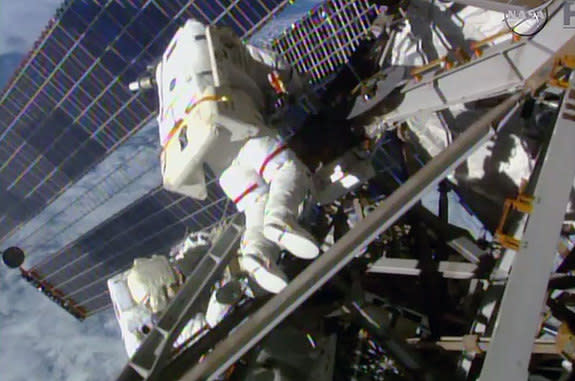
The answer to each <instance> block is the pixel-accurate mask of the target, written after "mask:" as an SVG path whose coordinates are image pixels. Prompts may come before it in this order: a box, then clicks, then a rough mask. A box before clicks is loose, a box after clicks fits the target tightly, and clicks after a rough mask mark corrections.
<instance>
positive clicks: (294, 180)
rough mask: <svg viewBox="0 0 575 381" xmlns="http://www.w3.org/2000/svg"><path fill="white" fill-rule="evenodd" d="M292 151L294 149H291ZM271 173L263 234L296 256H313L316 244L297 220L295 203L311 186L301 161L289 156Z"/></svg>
mask: <svg viewBox="0 0 575 381" xmlns="http://www.w3.org/2000/svg"><path fill="white" fill-rule="evenodd" d="M291 154H292V155H293V153H291ZM267 175H269V176H270V190H269V195H268V201H267V203H266V210H265V218H264V229H263V234H264V236H265V237H266V238H267V239H268V240H270V241H272V242H274V243H276V244H277V245H278V246H279V247H280V248H282V249H284V250H287V251H289V252H290V253H291V254H293V255H295V256H296V257H299V258H303V259H313V258H315V257H317V256H318V255H319V248H318V246H317V244H316V242H315V239H314V238H313V236H312V235H311V234H310V233H308V232H307V231H306V230H305V229H304V228H303V227H301V226H300V225H299V224H298V222H297V215H298V207H299V205H300V204H301V202H302V201H303V199H304V197H305V194H306V192H307V190H308V189H309V186H310V179H309V175H308V174H307V171H306V170H305V167H304V165H303V164H302V163H301V162H300V161H299V160H298V159H297V158H295V157H291V158H289V159H288V160H286V161H284V162H283V163H282V164H281V165H279V166H277V168H276V170H275V173H272V174H271V175H270V174H267Z"/></svg>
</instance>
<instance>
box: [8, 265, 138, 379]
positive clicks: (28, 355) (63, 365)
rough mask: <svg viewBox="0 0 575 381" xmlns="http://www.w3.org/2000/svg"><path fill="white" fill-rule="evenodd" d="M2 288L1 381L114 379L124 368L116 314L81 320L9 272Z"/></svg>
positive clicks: (109, 313) (103, 314)
mask: <svg viewBox="0 0 575 381" xmlns="http://www.w3.org/2000/svg"><path fill="white" fill-rule="evenodd" d="M0 290H1V293H0V343H2V345H0V369H2V380H3V381H21V380H70V381H72V380H73V381H82V380H85V381H91V380H94V381H95V380H103V379H113V378H114V377H116V376H117V375H118V374H119V372H120V371H121V368H122V367H123V366H124V365H125V364H126V361H127V357H126V355H125V353H124V348H123V346H122V342H121V340H120V333H119V328H118V327H117V324H116V321H115V319H114V316H113V313H112V311H107V312H105V313H102V314H99V315H97V316H94V317H93V318H89V319H87V320H85V321H84V322H79V321H77V320H75V319H74V318H72V317H71V316H70V315H68V313H66V312H64V311H63V310H62V309H61V308H60V307H58V306H57V305H56V304H54V303H52V302H51V301H50V300H48V299H47V298H46V297H45V296H44V295H42V294H41V293H39V292H37V291H36V290H34V288H33V287H32V286H31V285H29V284H27V283H26V282H25V281H24V280H23V279H21V278H20V277H19V275H18V273H17V271H9V270H7V269H5V268H2V269H0Z"/></svg>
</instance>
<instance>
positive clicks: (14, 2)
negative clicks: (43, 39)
mask: <svg viewBox="0 0 575 381" xmlns="http://www.w3.org/2000/svg"><path fill="white" fill-rule="evenodd" d="M61 3H62V1H61V0H3V1H2V4H1V8H2V11H1V12H0V55H1V54H5V53H11V52H18V53H26V52H27V51H28V50H29V49H31V48H32V46H33V44H34V41H36V39H37V38H38V36H39V35H40V33H41V32H42V31H43V30H44V27H45V26H46V24H47V23H48V20H50V18H51V17H53V16H54V14H55V12H56V9H57V8H58V6H59V5H60V4H61Z"/></svg>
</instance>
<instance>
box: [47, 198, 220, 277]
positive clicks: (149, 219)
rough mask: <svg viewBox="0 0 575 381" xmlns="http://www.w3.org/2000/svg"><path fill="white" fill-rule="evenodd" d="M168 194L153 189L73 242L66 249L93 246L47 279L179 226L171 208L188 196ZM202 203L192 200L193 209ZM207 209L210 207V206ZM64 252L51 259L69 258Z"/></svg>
mask: <svg viewBox="0 0 575 381" xmlns="http://www.w3.org/2000/svg"><path fill="white" fill-rule="evenodd" d="M212 188H213V187H212ZM166 193H167V192H165V191H163V190H159V191H157V192H154V193H153V194H152V195H150V196H149V197H147V198H146V199H145V200H143V201H141V202H138V203H137V205H136V206H135V207H133V208H130V209H129V210H128V211H126V212H124V213H122V214H121V215H119V216H117V218H116V219H115V220H114V221H110V222H109V223H107V224H105V226H102V227H100V228H98V229H97V230H96V231H95V232H94V233H93V234H90V236H89V237H85V239H81V240H80V241H79V242H78V245H72V247H71V248H68V249H67V250H70V249H74V248H75V247H76V246H77V247H80V248H90V249H89V251H86V252H84V253H82V254H81V256H75V257H74V259H73V261H72V262H71V263H70V262H66V263H61V264H60V266H58V265H56V266H53V265H52V266H51V267H52V268H54V269H56V270H54V274H50V273H45V274H46V276H47V277H48V279H50V280H52V278H51V277H52V276H53V275H55V274H57V273H58V272H62V271H64V270H66V271H67V269H69V268H70V267H71V266H72V265H73V264H74V263H79V262H81V261H83V260H84V259H85V260H91V259H92V258H93V257H94V256H96V257H97V256H98V253H102V251H103V250H109V251H110V252H114V251H113V250H111V249H110V247H111V246H113V245H120V246H121V245H125V244H126V243H131V242H134V241H135V239H149V238H150V237H151V236H152V235H154V234H158V229H159V230H161V227H166V226H168V227H169V226H172V225H177V224H178V223H179V222H181V221H183V220H180V219H179V218H177V217H176V216H173V215H172V214H171V213H170V210H171V209H172V208H177V207H179V206H178V204H179V203H181V202H182V201H184V200H186V199H185V198H184V197H182V196H178V197H173V196H171V195H169V196H168V195H166ZM208 205H210V204H208ZM201 206H202V203H200V202H199V201H195V200H192V208H193V210H194V209H195V210H198V209H201ZM206 210H209V206H208V208H207V209H206ZM190 214H191V211H190V210H189V209H188V216H187V217H186V218H188V217H192V216H191V215H190ZM192 214H193V213H192ZM159 222H161V223H159ZM126 237H130V240H129V241H126ZM64 254H65V252H60V253H59V254H56V255H54V256H53V257H52V258H51V261H52V262H54V259H55V258H56V257H57V256H60V257H66V255H64ZM116 255H120V254H115V255H112V257H113V256H116ZM83 268H84V265H83V264H81V265H79V266H78V267H77V268H74V269H73V270H72V271H71V273H77V272H78V271H79V270H81V269H83Z"/></svg>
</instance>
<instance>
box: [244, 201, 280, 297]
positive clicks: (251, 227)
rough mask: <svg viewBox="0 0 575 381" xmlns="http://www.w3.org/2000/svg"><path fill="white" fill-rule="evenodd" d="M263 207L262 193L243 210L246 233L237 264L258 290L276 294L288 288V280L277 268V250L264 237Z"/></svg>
mask: <svg viewBox="0 0 575 381" xmlns="http://www.w3.org/2000/svg"><path fill="white" fill-rule="evenodd" d="M266 204H267V194H264V195H261V196H260V197H259V198H258V199H257V200H256V201H255V202H254V203H253V204H252V205H250V206H249V207H248V208H246V210H245V214H246V230H245V232H244V236H243V240H242V245H241V250H240V251H241V255H240V257H239V259H238V262H239V264H240V267H241V268H242V269H243V270H244V271H246V272H247V273H248V274H250V276H251V277H252V278H253V280H254V281H255V282H256V283H257V284H258V285H259V286H260V287H262V288H263V289H264V290H266V291H269V292H271V293H274V294H277V293H278V292H280V291H281V290H283V289H284V288H285V286H287V277H286V275H285V274H284V273H283V271H281V270H280V269H279V267H278V266H277V265H276V262H277V260H278V259H279V247H278V246H277V245H275V244H274V243H273V242H271V241H269V240H267V239H266V238H265V237H264V234H263V229H264V211H265V207H266Z"/></svg>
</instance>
